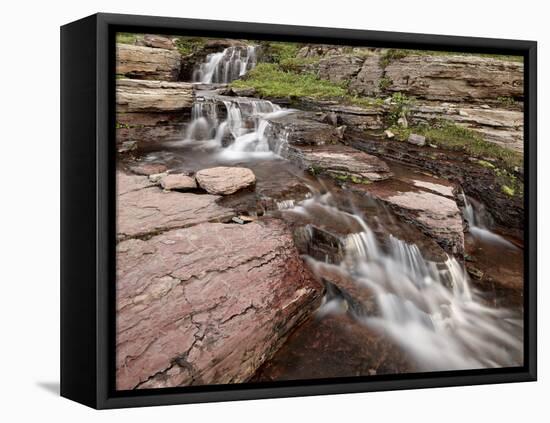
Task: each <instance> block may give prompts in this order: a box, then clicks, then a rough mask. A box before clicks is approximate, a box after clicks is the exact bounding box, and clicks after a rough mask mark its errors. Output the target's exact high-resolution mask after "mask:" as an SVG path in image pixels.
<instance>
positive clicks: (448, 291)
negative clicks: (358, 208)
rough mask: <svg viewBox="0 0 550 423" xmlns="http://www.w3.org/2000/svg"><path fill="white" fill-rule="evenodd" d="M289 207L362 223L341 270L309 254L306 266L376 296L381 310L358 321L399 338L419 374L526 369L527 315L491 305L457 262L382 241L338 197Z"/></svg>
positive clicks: (348, 238) (346, 239) (348, 240)
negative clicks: (524, 317) (524, 337)
mask: <svg viewBox="0 0 550 423" xmlns="http://www.w3.org/2000/svg"><path fill="white" fill-rule="evenodd" d="M285 206H286V207H281V209H283V210H282V213H300V214H301V215H306V216H307V215H308V214H309V215H310V216H311V217H312V220H314V219H315V217H316V218H317V220H318V219H319V209H322V210H324V213H325V215H326V216H331V217H332V218H335V219H337V220H338V221H340V222H345V221H349V220H350V219H354V220H355V221H356V225H355V227H357V224H359V228H361V230H359V231H356V232H353V233H351V234H348V235H343V236H341V241H342V245H343V250H344V259H343V260H342V261H341V263H340V264H338V265H337V266H335V265H331V264H327V263H324V262H320V261H317V260H315V259H313V258H311V257H309V256H306V261H307V263H308V264H309V266H310V267H311V269H312V270H313V272H314V273H316V274H317V276H318V277H319V279H326V278H327V276H326V275H330V274H334V273H335V270H337V271H338V273H339V274H340V275H341V276H342V278H343V279H345V280H348V284H352V285H353V287H354V288H353V289H352V291H353V290H355V289H358V290H364V291H365V292H367V293H368V295H369V296H370V297H373V298H374V300H375V302H376V305H377V307H376V310H377V312H376V313H372V314H367V315H361V314H356V315H355V317H356V319H357V320H358V321H360V322H362V323H364V324H365V325H367V326H369V327H371V328H373V329H374V330H377V331H379V332H380V333H383V334H386V335H387V336H389V337H390V338H391V339H393V341H394V342H395V343H396V344H398V345H399V346H401V348H402V349H403V350H404V351H405V352H406V353H408V355H409V356H410V357H411V358H413V359H414V361H415V362H416V363H417V366H418V368H419V370H451V369H474V368H486V367H502V366H517V365H521V364H522V363H523V349H522V348H523V340H522V331H523V329H522V323H521V322H522V320H521V316H520V315H519V314H517V315H516V314H515V313H513V312H512V311H509V310H505V309H494V308H490V307H488V306H486V305H485V304H484V302H483V300H482V298H481V296H480V295H479V294H478V293H477V292H475V291H474V290H472V288H471V287H470V281H469V278H468V275H467V273H466V272H465V270H464V268H463V266H462V265H461V264H460V263H459V262H458V261H457V260H456V259H455V258H453V257H449V256H447V258H446V259H445V260H443V261H441V262H434V261H429V260H426V259H425V258H424V257H423V255H422V253H421V251H420V249H419V248H418V247H417V246H416V245H413V244H408V243H406V242H404V241H402V240H400V239H398V238H396V237H394V236H393V235H389V236H385V237H384V239H381V238H380V235H379V236H377V235H376V234H375V232H374V230H373V229H371V227H369V225H368V224H367V222H366V221H365V220H364V219H363V218H362V216H361V215H359V214H354V213H350V212H347V211H343V210H341V206H340V205H339V204H338V202H337V201H336V200H335V199H334V198H333V196H332V194H331V193H330V192H328V193H325V194H323V195H320V194H318V193H317V194H315V195H314V196H313V197H311V198H309V199H307V200H304V201H301V202H299V203H296V205H295V207H294V208H289V206H290V204H285ZM285 209H286V210H285ZM314 213H315V214H314ZM314 216H315V217H314ZM314 221H315V220H314ZM350 228H351V225H350ZM383 233H387V232H386V231H383ZM329 282H330V280H329ZM335 283H336V282H335ZM352 296H353V294H352ZM358 301H361V300H358ZM331 307H332V308H337V309H338V310H342V307H340V306H339V307H335V306H334V304H333V301H330V307H329V308H326V307H325V306H323V309H322V314H326V313H327V310H329V311H330V309H331ZM346 309H349V310H354V307H349V308H346Z"/></svg>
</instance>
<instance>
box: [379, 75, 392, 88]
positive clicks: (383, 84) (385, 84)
mask: <svg viewBox="0 0 550 423" xmlns="http://www.w3.org/2000/svg"><path fill="white" fill-rule="evenodd" d="M392 83H393V81H392V80H391V79H390V78H388V77H387V76H384V77H383V78H380V81H378V88H380V90H381V91H386V90H387V89H388V88H389V87H390V85H391V84H392Z"/></svg>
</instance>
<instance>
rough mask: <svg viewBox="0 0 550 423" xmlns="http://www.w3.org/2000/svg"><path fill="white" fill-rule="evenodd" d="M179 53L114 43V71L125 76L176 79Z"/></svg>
mask: <svg viewBox="0 0 550 423" xmlns="http://www.w3.org/2000/svg"><path fill="white" fill-rule="evenodd" d="M180 68H181V55H180V54H179V53H178V52H177V51H175V50H168V49H164V48H153V47H144V46H134V45H129V44H117V45H116V73H117V75H124V76H125V77H127V78H135V79H152V80H160V81H177V80H178V77H179V74H180Z"/></svg>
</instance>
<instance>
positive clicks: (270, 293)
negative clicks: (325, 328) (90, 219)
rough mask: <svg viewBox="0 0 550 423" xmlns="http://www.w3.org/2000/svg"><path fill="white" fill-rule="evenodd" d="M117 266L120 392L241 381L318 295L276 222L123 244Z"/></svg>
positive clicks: (213, 226)
mask: <svg viewBox="0 0 550 423" xmlns="http://www.w3.org/2000/svg"><path fill="white" fill-rule="evenodd" d="M176 195H177V194H176ZM180 195H183V194H180ZM117 270H118V279H117V329H116V331H117V335H116V342H117V348H116V351H117V357H116V380H117V388H118V389H134V388H159V387H173V386H180V385H181V386H189V385H204V384H224V383H239V382H245V381H247V380H248V379H250V378H251V377H252V376H253V375H254V373H255V372H256V370H257V369H258V368H259V367H260V365H261V364H263V363H264V362H265V361H266V360H267V359H269V358H270V357H271V356H272V355H273V353H274V352H275V351H276V350H277V349H278V348H279V347H280V345H281V344H282V342H283V341H284V340H285V339H286V337H287V335H288V333H289V331H290V330H291V329H292V328H293V327H294V326H296V325H297V324H298V323H299V322H300V321H301V320H302V319H303V318H304V317H305V316H307V314H308V312H309V311H310V310H312V308H314V307H315V306H316V304H317V302H316V301H317V298H318V297H319V294H320V291H321V286H320V285H319V284H318V283H317V282H316V281H315V280H314V279H313V277H312V275H311V274H310V273H309V271H307V270H306V268H304V267H303V264H302V262H301V259H300V258H299V256H298V253H297V251H296V249H295V247H294V246H293V242H292V236H291V233H290V232H289V231H288V230H287V229H286V226H285V225H284V223H282V222H280V221H277V220H265V221H260V222H251V223H249V224H247V225H235V224H220V223H205V224H200V225H196V226H193V227H191V228H186V229H178V230H172V231H169V232H165V233H163V234H161V235H159V236H155V237H153V238H151V239H149V240H148V241H142V240H137V239H132V240H128V241H124V242H121V243H119V245H118V247H117Z"/></svg>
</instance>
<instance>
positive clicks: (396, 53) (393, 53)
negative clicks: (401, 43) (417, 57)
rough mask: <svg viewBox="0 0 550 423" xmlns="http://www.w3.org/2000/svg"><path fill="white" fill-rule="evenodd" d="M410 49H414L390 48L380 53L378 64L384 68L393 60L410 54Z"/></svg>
mask: <svg viewBox="0 0 550 423" xmlns="http://www.w3.org/2000/svg"><path fill="white" fill-rule="evenodd" d="M412 51H414V50H399V49H393V48H390V49H388V50H386V51H385V52H384V53H383V54H382V57H380V66H382V67H383V68H385V67H386V66H388V65H389V64H390V63H391V62H393V61H394V60H399V59H402V58H403V57H406V56H408V55H410V54H411V52H412Z"/></svg>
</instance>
